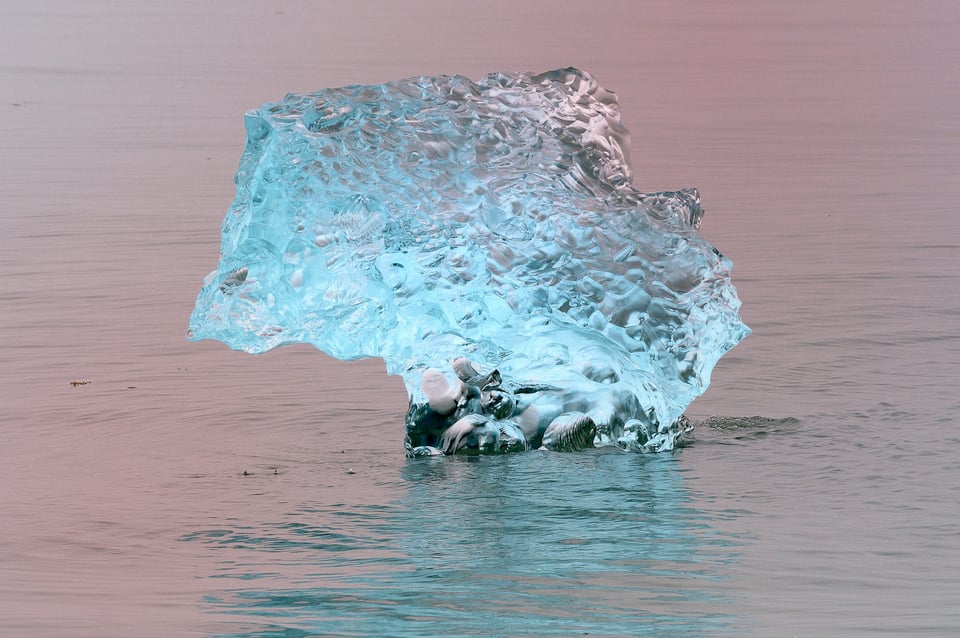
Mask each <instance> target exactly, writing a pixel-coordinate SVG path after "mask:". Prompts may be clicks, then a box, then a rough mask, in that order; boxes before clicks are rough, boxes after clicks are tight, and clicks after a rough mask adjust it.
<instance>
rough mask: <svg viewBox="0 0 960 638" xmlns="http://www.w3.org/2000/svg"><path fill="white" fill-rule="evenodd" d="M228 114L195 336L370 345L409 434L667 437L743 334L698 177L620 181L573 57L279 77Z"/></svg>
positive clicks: (415, 438) (589, 81) (601, 112)
mask: <svg viewBox="0 0 960 638" xmlns="http://www.w3.org/2000/svg"><path fill="white" fill-rule="evenodd" d="M245 123H246V130H247V141H246V147H245V149H244V152H243V156H242V158H241V160H240V166H239V169H238V170H237V175H236V184H237V193H236V199H235V200H234V202H233V204H232V206H231V207H230V210H229V211H228V212H227V215H226V219H225V220H224V222H223V229H222V230H223V233H222V243H221V257H220V263H219V265H218V266H217V269H216V270H214V271H213V272H212V273H210V274H209V275H208V276H207V277H206V279H205V280H204V283H203V288H202V290H201V291H200V294H199V297H198V298H197V303H196V308H195V309H194V311H193V314H192V315H191V317H190V327H189V332H188V337H189V338H190V339H192V340H200V339H216V340H219V341H222V342H223V343H225V344H227V345H228V346H230V347H231V348H234V349H238V350H244V351H247V352H251V353H259V352H264V351H267V350H270V349H272V348H275V347H277V346H281V345H285V344H291V343H301V342H305V343H311V344H313V345H314V346H316V347H317V348H319V349H320V350H323V351H324V352H327V353H329V354H330V355H332V356H334V357H338V358H341V359H357V358H361V357H380V358H382V359H383V360H384V361H385V362H386V366H387V371H388V372H389V373H391V374H399V375H401V376H402V377H403V380H404V383H405V385H406V388H407V391H408V393H409V396H410V409H409V412H408V414H407V419H406V425H407V436H406V441H405V443H406V449H407V451H408V453H409V454H411V455H421V454H440V453H446V454H450V453H469V452H500V451H511V450H518V449H529V448H531V447H541V446H543V447H547V448H549V449H561V450H563V449H579V448H581V447H588V446H590V445H602V444H616V445H619V446H621V447H623V448H626V449H632V450H637V451H648V450H652V451H659V450H669V449H673V448H674V447H675V446H676V445H677V444H678V443H679V442H681V441H682V437H683V430H684V426H683V419H682V415H683V411H684V410H685V409H686V407H687V406H688V405H689V403H690V402H691V401H692V400H693V399H694V398H696V397H697V396H699V395H700V394H702V393H703V391H704V390H705V389H706V388H707V385H708V384H709V381H710V373H711V371H712V369H713V367H714V365H715V364H716V362H717V360H718V359H719V358H720V357H721V356H722V355H723V354H724V353H725V352H726V351H728V350H729V349H730V348H732V347H733V346H735V345H736V344H737V343H738V342H739V341H740V340H741V339H743V338H744V337H745V336H746V335H747V334H748V333H749V329H748V328H747V327H746V326H745V325H744V324H743V323H742V321H741V320H740V317H739V307H740V302H739V300H738V299H737V296H736V291H735V289H734V288H733V286H732V285H731V283H730V269H731V263H730V262H729V261H728V260H727V259H726V258H724V257H723V256H722V255H721V254H720V253H719V252H718V251H717V250H716V249H715V248H714V247H713V246H711V245H710V244H709V243H707V242H706V241H705V240H704V239H703V238H702V237H701V236H700V235H699V233H698V232H697V228H698V227H699V224H700V218H701V215H702V209H701V208H700V198H699V193H698V192H697V191H696V189H685V190H680V191H677V192H661V193H644V192H641V191H639V190H637V189H635V188H634V187H633V186H632V185H631V182H632V173H631V168H630V158H629V134H628V132H627V130H626V129H625V128H624V126H623V125H622V124H621V122H620V109H619V105H618V103H617V100H616V96H615V94H613V93H612V92H610V91H607V90H605V89H603V88H602V87H600V85H599V84H598V83H597V82H596V80H594V78H593V77H592V76H590V75H589V74H587V73H585V72H583V71H580V70H577V69H572V68H571V69H561V70H556V71H551V72H547V73H542V74H536V75H535V74H529V73H493V74H490V75H487V76H484V77H483V78H481V79H480V80H479V81H478V82H472V81H470V80H469V79H467V78H464V77H461V76H439V77H417V78H410V79H406V80H399V81H396V82H388V83H386V84H381V85H377V86H348V87H343V88H336V89H324V90H321V91H318V92H316V93H310V94H303V95H299V94H289V95H287V96H286V97H285V98H284V99H283V100H281V101H279V102H276V103H271V104H266V105H264V106H262V107H260V108H259V109H256V110H254V111H251V112H249V113H247V115H246V118H245Z"/></svg>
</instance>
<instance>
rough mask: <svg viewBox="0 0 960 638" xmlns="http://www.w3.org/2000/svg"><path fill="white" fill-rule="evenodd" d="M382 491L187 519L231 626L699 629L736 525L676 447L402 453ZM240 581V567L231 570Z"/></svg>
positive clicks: (309, 631)
mask: <svg viewBox="0 0 960 638" xmlns="http://www.w3.org/2000/svg"><path fill="white" fill-rule="evenodd" d="M399 481H400V484H401V487H402V489H403V491H404V493H405V495H404V496H402V497H401V498H399V499H398V500H396V501H395V502H393V503H392V504H390V505H386V506H359V505H342V504H339V505H333V506H323V507H315V506H311V505H310V504H305V505H304V506H302V507H300V508H299V509H297V510H295V511H293V512H291V514H290V515H289V517H288V520H286V521H284V522H278V523H274V524H269V523H267V524H263V525H259V526H255V527H247V528H238V527H229V528H227V527H226V526H225V527H224V528H223V529H211V530H207V531H199V532H196V533H192V534H190V535H188V536H186V537H184V539H183V540H185V541H189V542H202V543H207V544H209V545H211V551H216V552H222V553H223V560H222V561H221V562H220V565H221V567H220V569H219V570H218V572H217V573H215V574H211V577H215V578H223V579H224V583H223V590H222V592H221V593H220V594H219V595H216V596H209V597H208V598H207V599H206V600H205V601H204V604H205V606H206V607H207V608H208V609H209V611H210V612H212V613H216V614H228V615H230V616H232V617H234V618H235V619H236V623H235V624H233V625H230V628H229V629H227V630H225V632H226V633H224V635H231V636H254V635H256V636H284V637H287V638H289V637H291V636H307V635H316V634H318V633H320V634H327V633H334V634H336V635H343V636H350V635H391V636H400V635H501V634H503V633H504V632H508V633H509V634H510V635H537V636H546V635H553V636H566V635H571V634H573V633H590V634H591V635H598V634H599V635H631V636H636V635H663V634H664V632H665V631H666V632H668V633H670V634H671V635H678V634H692V635H710V634H714V633H723V632H724V629H725V628H727V629H729V624H730V623H731V621H732V618H731V617H729V616H728V615H727V613H726V612H725V609H728V608H729V607H728V606H729V603H730V601H727V600H725V599H724V597H723V596H722V595H721V594H719V593H718V590H719V584H720V581H721V580H722V579H723V577H724V572H725V565H726V564H728V563H729V561H730V560H732V559H733V558H734V557H735V555H736V551H737V549H736V547H737V545H738V543H737V540H736V539H735V538H731V537H729V536H724V535H723V534H721V533H720V532H718V531H717V530H715V529H713V528H712V527H711V525H710V521H709V520H708V519H707V517H706V516H705V515H704V514H703V513H702V512H700V511H698V510H697V509H695V508H693V507H692V506H691V505H690V502H689V496H688V494H687V493H686V491H685V490H684V487H683V482H682V475H681V474H680V469H679V467H678V464H677V460H676V458H675V457H666V456H663V457H657V458H650V457H644V456H637V455H631V454H622V453H610V452H607V451H599V450H597V451H591V452H588V453H581V454H577V455H564V454H554V453H543V452H533V453H531V454H529V455H520V456H506V457H481V458H477V457H468V458H448V459H434V460H419V461H411V462H408V463H407V464H406V465H405V466H404V467H403V469H402V472H401V476H400V477H399ZM241 581H243V582H241Z"/></svg>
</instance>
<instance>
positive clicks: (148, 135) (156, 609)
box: [0, 0, 960, 638]
mask: <svg viewBox="0 0 960 638" xmlns="http://www.w3.org/2000/svg"><path fill="white" fill-rule="evenodd" d="M569 65H574V66H579V67H581V68H584V69H586V70H588V71H590V72H591V73H593V74H594V75H595V76H596V77H597V78H598V79H599V80H600V82H601V83H602V84H604V85H605V86H606V87H608V88H610V89H612V90H614V91H616V92H617V93H618V94H619V95H620V100H621V104H622V107H623V118H624V121H625V122H626V124H627V125H628V126H629V127H630V129H631V131H632V133H633V161H634V169H635V173H636V178H635V182H636V185H637V186H638V187H640V188H643V189H645V190H667V189H674V188H680V187H684V186H697V187H699V188H700V189H701V193H702V196H703V201H704V205H705V207H706V210H707V214H706V217H705V218H704V224H703V233H704V234H705V235H706V236H707V238H708V239H710V240H711V241H712V242H714V243H715V244H716V245H717V246H718V247H719V248H720V249H721V250H722V251H723V252H724V253H725V254H726V255H727V256H729V257H730V258H731V259H732V260H733V262H734V264H735V269H734V281H735V283H736V285H737V288H738V290H739V293H740V296H741V298H742V299H743V302H744V305H743V317H744V319H745V320H746V322H747V323H748V324H749V325H750V326H751V327H752V328H753V330H754V333H753V335H751V336H750V337H749V338H748V339H747V340H746V341H745V342H743V343H742V344H741V345H740V346H738V347H737V348H736V349H735V350H734V351H732V352H731V353H730V354H729V355H728V356H727V357H725V358H724V359H723V360H722V361H721V362H720V365H719V366H718V368H717V370H716V372H715V374H714V378H713V385H712V386H711V388H710V390H709V391H708V392H707V394H706V395H705V396H703V397H702V398H701V399H699V400H697V401H696V402H695V403H694V404H693V405H692V406H691V408H690V411H689V414H690V415H691V416H692V417H693V418H694V419H695V420H697V421H703V422H702V423H700V424H699V426H698V427H697V429H696V431H695V442H694V443H693V445H691V446H689V447H687V448H685V449H683V450H681V451H680V452H678V453H675V454H669V455H661V456H655V457H651V456H639V455H628V454H621V453H618V452H614V451H610V450H595V451H588V452H583V453H577V454H546V453H541V452H531V453H527V454H523V455H517V456H509V457H501V458H480V459H476V458H474V459H460V458H450V459H439V460H426V461H417V462H413V461H408V460H407V459H405V458H404V456H403V450H402V445H401V441H402V436H403V424H402V419H403V415H404V413H405V411H406V407H407V406H406V397H405V394H404V391H403V388H402V384H401V382H400V380H399V379H398V378H391V377H387V376H386V375H385V373H384V371H383V366H382V364H381V363H379V362H377V361H361V362H354V363H344V362H340V361H336V360H333V359H331V358H329V357H327V356H325V355H323V354H321V353H319V352H316V351H314V350H312V349H310V348H307V347H293V348H288V349H283V350H279V351H274V352H271V353H268V354H266V355H262V356H256V357H254V356H250V355H246V354H243V353H238V352H233V351H229V350H227V349H226V348H225V347H223V346H222V345H220V344H217V343H212V342H205V343H200V344H194V343H188V342H186V341H185V339H184V336H185V330H186V321H187V317H188V314H189V312H190V310H191V308H192V306H193V302H194V298H195V295H196V293H197V291H198V290H199V286H200V281H201V278H202V277H203V276H204V275H205V274H206V273H207V272H209V271H210V270H211V269H212V268H213V267H214V265H215V264H216V261H217V257H218V255H217V250H218V244H219V227H220V222H221V220H222V218H223V215H224V213H225V211H226V209H227V207H228V205H229V203H230V201H231V199H232V196H233V192H232V191H233V183H232V176H233V173H234V171H235V169H236V166H237V160H238V158H239V156H240V152H241V150H242V145H243V139H244V133H243V128H242V115H243V112H244V111H245V110H247V109H249V108H253V107H256V106H258V105H259V104H261V103H263V102H267V101H272V100H276V99H278V98H280V97H282V96H283V95H284V94H285V93H286V92H287V91H310V90H315V89H318V88H321V87H326V86H341V85H344V84H357V83H360V84H364V83H379V82H383V81H387V80H393V79H397V78H401V77H406V76H411V75H419V74H438V73H460V74H463V75H467V76H469V77H473V78H477V77H479V76H480V75H482V74H484V73H486V72H489V71H493V70H513V69H528V70H546V69H551V68H556V67H561V66H569ZM958 68H960V4H958V3H957V2H955V1H952V0H930V1H925V0H919V1H915V2H899V1H896V0H870V1H867V0H861V1H851V2H837V1H836V0H810V1H804V2H790V3H785V2H768V1H765V0H731V1H730V2H722V3H719V2H715V3H706V2H703V3H699V2H686V1H673V0H671V1H669V2H668V1H662V2H661V1H656V2H629V1H627V0H624V1H623V2H602V1H594V2H590V3H587V2H583V3H572V2H571V3H559V2H552V3H551V2H523V1H517V0H512V1H497V2H477V3H470V4H467V3H456V2H428V1H425V0H420V1H417V2H405V3H399V2H397V3H392V2H315V3H303V2H296V1H293V0H276V1H273V2H265V3H260V2H252V1H243V2H233V1H230V2H228V1H225V0H224V1H211V2H184V1H176V2H143V1H122V2H121V1H117V0H113V1H110V0H85V1H79V0H78V1H69V2H68V1H66V0H51V1H49V2H36V1H35V0H12V1H7V2H4V3H3V6H2V8H0V115H2V117H0V146H2V148H0V220H2V232H0V274H2V277H0V301H2V303H0V319H2V331H0V362H2V363H0V635H3V636H18V637H20V636H26V637H34V636H57V637H60V636H91V637H94V636H95V637H112V636H118V637H119V636H248V637H252V636H277V637H279V636H283V637H284V638H293V637H305V636H470V635H472V636H572V635H592V636H658V637H659V636H760V637H766V636H804V637H814V636H841V637H846V636H874V635H889V636H955V635H958V634H960V453H958V448H957V447H956V446H957V445H958V443H960V433H958V425H957V415H958V414H960V392H958V390H957V382H958V380H960V284H958V276H960V217H958V215H957V206H958V202H960V106H958V105H960V72H958ZM74 381H76V382H89V383H85V384H82V385H81V384H78V385H73V384H72V382H74ZM711 415H719V417H721V418H713V419H708V417H710V416H711Z"/></svg>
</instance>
